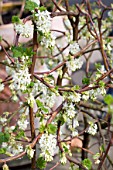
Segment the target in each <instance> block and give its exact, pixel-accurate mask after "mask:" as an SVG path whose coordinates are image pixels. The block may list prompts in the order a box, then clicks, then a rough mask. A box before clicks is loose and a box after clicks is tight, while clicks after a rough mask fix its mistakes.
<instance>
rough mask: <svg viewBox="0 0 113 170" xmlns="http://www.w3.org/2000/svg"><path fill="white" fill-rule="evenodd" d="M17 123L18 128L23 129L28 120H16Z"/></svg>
mask: <svg viewBox="0 0 113 170" xmlns="http://www.w3.org/2000/svg"><path fill="white" fill-rule="evenodd" d="M17 124H18V126H19V129H22V130H25V129H27V125H28V121H27V120H24V119H22V120H18V122H17Z"/></svg>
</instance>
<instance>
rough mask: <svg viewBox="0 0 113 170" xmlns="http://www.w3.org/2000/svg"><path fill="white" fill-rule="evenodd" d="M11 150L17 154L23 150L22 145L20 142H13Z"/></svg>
mask: <svg viewBox="0 0 113 170" xmlns="http://www.w3.org/2000/svg"><path fill="white" fill-rule="evenodd" d="M11 150H12V151H11V152H12V154H13V155H17V154H18V153H21V152H23V146H22V145H21V144H15V145H13V146H12V148H11Z"/></svg>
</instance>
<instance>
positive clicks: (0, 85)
mask: <svg viewBox="0 0 113 170" xmlns="http://www.w3.org/2000/svg"><path fill="white" fill-rule="evenodd" d="M0 80H1V79H0ZM3 90H4V84H3V83H1V81H0V92H1V91H3Z"/></svg>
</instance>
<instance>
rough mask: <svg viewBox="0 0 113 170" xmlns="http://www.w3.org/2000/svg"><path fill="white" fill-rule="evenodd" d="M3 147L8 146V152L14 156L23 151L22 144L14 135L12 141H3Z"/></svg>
mask: <svg viewBox="0 0 113 170" xmlns="http://www.w3.org/2000/svg"><path fill="white" fill-rule="evenodd" d="M2 148H6V150H7V152H8V153H9V154H11V155H12V156H14V155H17V154H19V153H21V152H23V146H22V144H21V143H17V142H16V141H15V138H14V137H13V136H11V138H10V141H9V142H8V143H7V142H3V143H2Z"/></svg>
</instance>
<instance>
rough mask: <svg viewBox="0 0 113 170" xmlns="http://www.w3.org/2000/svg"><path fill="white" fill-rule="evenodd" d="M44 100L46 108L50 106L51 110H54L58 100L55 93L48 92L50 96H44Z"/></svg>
mask: <svg viewBox="0 0 113 170" xmlns="http://www.w3.org/2000/svg"><path fill="white" fill-rule="evenodd" d="M43 98H44V103H45V105H46V106H48V107H49V108H52V107H53V106H54V104H55V100H56V95H55V93H53V92H50V91H48V95H46V96H45V95H44V96H43Z"/></svg>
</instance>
